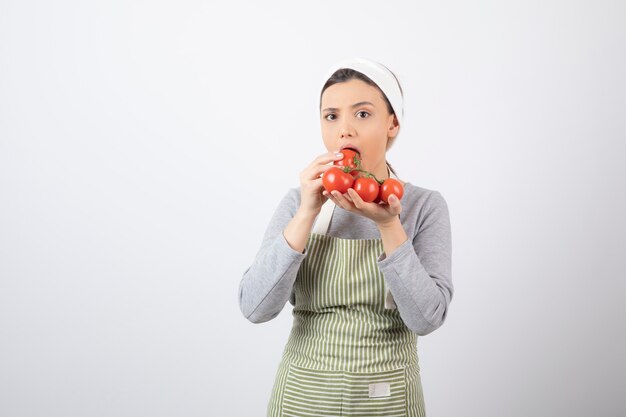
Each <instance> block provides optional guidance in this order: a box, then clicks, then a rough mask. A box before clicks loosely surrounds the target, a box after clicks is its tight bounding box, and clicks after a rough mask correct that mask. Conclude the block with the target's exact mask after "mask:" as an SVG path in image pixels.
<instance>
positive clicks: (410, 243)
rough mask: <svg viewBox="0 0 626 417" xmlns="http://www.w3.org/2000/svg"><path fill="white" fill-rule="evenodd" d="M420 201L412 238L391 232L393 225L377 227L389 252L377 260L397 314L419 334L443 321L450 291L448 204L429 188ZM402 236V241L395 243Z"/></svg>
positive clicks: (432, 328) (450, 249)
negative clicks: (390, 250)
mask: <svg viewBox="0 0 626 417" xmlns="http://www.w3.org/2000/svg"><path fill="white" fill-rule="evenodd" d="M424 204H425V207H424V210H423V213H424V216H423V217H422V218H420V219H419V220H418V221H419V224H418V227H417V233H416V235H415V237H414V238H413V239H408V238H405V236H406V234H404V235H403V233H404V230H402V231H401V232H400V231H398V230H395V232H394V229H393V226H390V228H389V229H385V230H381V237H382V238H383V242H384V241H385V240H386V241H387V244H385V243H383V244H384V246H385V250H387V249H388V248H389V247H391V248H393V251H392V252H391V253H390V254H389V256H387V254H386V253H385V252H384V253H383V254H382V255H381V256H380V258H379V259H378V266H379V268H380V270H381V271H382V273H383V275H384V277H385V281H386V282H387V285H388V286H389V290H390V291H391V294H392V296H393V299H394V301H395V303H396V305H397V307H398V312H399V313H400V316H401V317H402V319H403V321H404V322H405V324H406V325H407V327H409V328H410V329H411V330H412V331H414V332H415V333H417V334H418V335H420V336H424V335H426V334H428V333H431V332H433V331H434V330H436V329H437V328H439V327H440V326H441V325H442V324H443V323H444V321H445V319H446V316H447V313H448V307H449V305H450V302H451V300H452V295H453V293H454V287H453V285H452V276H451V269H452V261H451V258H452V242H451V241H452V236H451V230H450V215H449V212H448V206H447V204H446V201H445V199H444V198H443V196H442V195H441V193H439V192H438V191H432V192H431V193H430V195H429V197H428V199H427V201H426V202H425V203H424ZM383 234H384V236H383ZM402 238H405V240H404V241H403V243H402V244H400V245H399V246H396V245H397V242H398V241H399V240H401V239H402ZM394 246H396V247H395V248H394Z"/></svg>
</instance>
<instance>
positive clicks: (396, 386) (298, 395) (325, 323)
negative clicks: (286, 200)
mask: <svg viewBox="0 0 626 417" xmlns="http://www.w3.org/2000/svg"><path fill="white" fill-rule="evenodd" d="M329 203H330V204H332V207H331V206H329ZM333 209H334V203H333V202H332V201H331V200H328V201H327V202H326V204H324V207H323V209H322V211H323V212H324V213H326V214H325V215H324V214H323V213H320V216H318V219H317V223H316V228H315V229H314V230H313V232H312V233H311V234H310V236H309V239H308V243H307V255H306V257H305V258H304V259H303V261H302V264H301V266H300V269H299V271H298V275H297V277H296V280H295V282H294V291H295V297H296V298H295V305H294V309H293V326H292V329H291V333H290V335H289V338H288V340H287V344H286V346H285V350H284V353H283V356H282V360H281V362H280V364H279V366H278V371H277V373H276V378H275V382H274V386H273V389H272V393H271V396H270V401H269V404H268V407H267V416H268V417H278V416H307V417H313V416H315V417H317V416H351V417H361V416H385V417H392V416H397V417H424V416H425V415H426V412H425V408H424V398H423V393H422V385H421V380H420V374H419V372H420V369H419V363H418V356H417V335H416V334H415V333H414V332H412V331H411V330H409V328H407V327H406V325H405V324H404V322H403V321H402V319H401V317H400V314H399V313H398V310H397V308H396V306H395V303H394V302H393V299H392V298H391V293H390V292H389V290H388V288H387V286H386V283H385V280H384V277H383V274H382V272H381V271H380V269H379V268H378V264H377V259H378V257H379V256H380V255H381V254H382V252H383V245H382V240H381V239H341V238H337V237H333V236H329V235H327V234H326V231H327V229H328V224H329V221H330V217H332V210H333ZM329 212H330V215H328V213H329ZM324 217H325V218H324Z"/></svg>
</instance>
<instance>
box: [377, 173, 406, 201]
mask: <svg viewBox="0 0 626 417" xmlns="http://www.w3.org/2000/svg"><path fill="white" fill-rule="evenodd" d="M391 194H395V195H396V197H398V200H401V199H402V196H403V195H404V187H402V184H401V183H400V181H398V180H396V179H393V178H387V179H386V180H385V181H384V182H383V185H381V186H380V192H379V193H378V197H379V198H380V199H381V200H382V201H384V202H385V203H387V204H389V196H390V195H391Z"/></svg>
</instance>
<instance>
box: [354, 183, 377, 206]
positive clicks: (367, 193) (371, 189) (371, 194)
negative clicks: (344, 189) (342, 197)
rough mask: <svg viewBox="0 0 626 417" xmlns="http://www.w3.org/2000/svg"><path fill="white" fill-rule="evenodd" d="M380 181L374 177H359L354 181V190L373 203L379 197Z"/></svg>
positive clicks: (364, 199)
mask: <svg viewBox="0 0 626 417" xmlns="http://www.w3.org/2000/svg"><path fill="white" fill-rule="evenodd" d="M378 188H379V186H378V182H377V181H376V180H375V179H374V178H365V177H361V178H357V179H356V181H354V191H356V192H357V194H358V195H359V196H360V197H361V198H362V199H363V201H365V202H366V203H371V202H372V201H374V200H376V198H377V197H378Z"/></svg>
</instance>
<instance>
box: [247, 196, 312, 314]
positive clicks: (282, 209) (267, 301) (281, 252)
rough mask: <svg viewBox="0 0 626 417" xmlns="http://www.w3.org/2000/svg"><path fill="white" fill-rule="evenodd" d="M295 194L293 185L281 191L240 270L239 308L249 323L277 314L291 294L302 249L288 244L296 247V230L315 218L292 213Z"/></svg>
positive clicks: (298, 240)
mask: <svg viewBox="0 0 626 417" xmlns="http://www.w3.org/2000/svg"><path fill="white" fill-rule="evenodd" d="M298 197H299V191H298V190H297V189H292V190H289V192H288V193H287V195H285V197H284V198H283V200H282V201H281V203H280V204H279V206H278V208H277V209H276V211H275V213H274V215H273V217H272V219H271V221H270V223H269V225H268V227H267V230H266V231H265V235H264V237H263V242H262V243H261V248H260V249H259V251H258V253H257V255H256V257H255V259H254V261H253V263H252V265H251V266H250V267H249V268H248V269H247V270H246V271H245V272H244V273H243V277H242V279H241V282H240V284H239V308H240V310H241V312H242V314H243V315H244V317H245V318H247V319H248V320H250V321H251V322H252V323H263V322H266V321H269V320H271V319H273V318H274V317H276V316H278V314H279V313H280V312H281V311H282V309H283V307H284V306H285V304H286V302H287V301H288V300H289V299H290V296H291V295H292V289H293V283H294V282H295V280H296V275H297V273H298V269H299V268H300V264H301V263H302V260H303V259H304V257H305V256H306V254H305V252H306V251H305V249H302V250H296V249H294V248H293V247H292V246H291V244H293V245H294V246H298V247H299V246H300V245H301V241H302V237H301V236H299V234H298V233H299V232H301V231H302V230H305V227H304V226H305V225H307V224H309V223H310V227H309V230H310V229H311V227H312V225H313V221H314V220H315V217H314V218H313V220H310V219H307V218H306V217H302V216H300V215H298V216H296V208H297V207H298V206H299V201H298V200H299V199H298ZM299 227H302V229H299ZM301 233H303V232H301ZM306 236H307V237H308V233H307V235H306ZM290 242H291V243H290ZM305 242H306V241H305ZM302 246H303V245H302Z"/></svg>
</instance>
